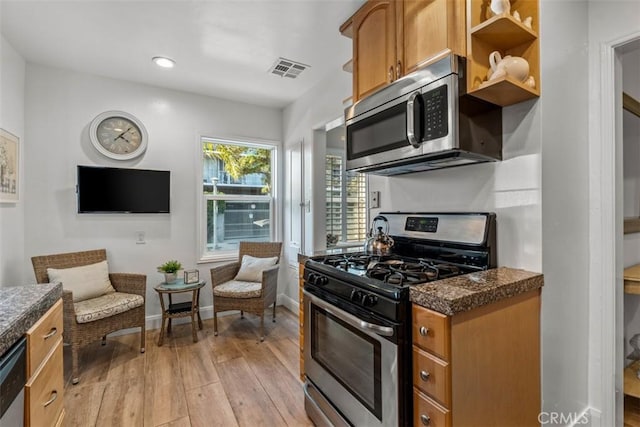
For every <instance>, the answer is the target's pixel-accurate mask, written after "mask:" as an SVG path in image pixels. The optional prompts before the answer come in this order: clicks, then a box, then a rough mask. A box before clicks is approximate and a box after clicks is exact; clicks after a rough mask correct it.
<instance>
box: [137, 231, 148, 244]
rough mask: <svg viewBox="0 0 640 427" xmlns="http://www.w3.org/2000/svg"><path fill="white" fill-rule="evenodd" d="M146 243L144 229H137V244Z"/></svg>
mask: <svg viewBox="0 0 640 427" xmlns="http://www.w3.org/2000/svg"><path fill="white" fill-rule="evenodd" d="M145 243H147V241H146V240H145V236H144V231H136V244H137V245H144V244H145Z"/></svg>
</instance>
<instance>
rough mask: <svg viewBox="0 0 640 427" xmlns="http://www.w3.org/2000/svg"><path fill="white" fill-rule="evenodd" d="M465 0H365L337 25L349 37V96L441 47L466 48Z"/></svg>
mask: <svg viewBox="0 0 640 427" xmlns="http://www.w3.org/2000/svg"><path fill="white" fill-rule="evenodd" d="M465 16H466V3H465V1H464V0H369V1H367V2H366V3H365V4H364V5H363V6H362V7H361V8H360V9H359V10H358V11H357V12H356V13H355V14H354V15H353V16H352V17H351V18H349V20H347V21H346V22H345V23H344V24H343V25H342V26H341V27H340V31H341V33H342V34H343V35H345V36H346V37H352V38H353V101H354V102H355V101H357V100H359V99H361V98H363V97H365V96H367V95H369V94H370V93H372V92H374V91H376V90H378V89H380V88H382V87H384V86H386V85H388V84H389V83H391V82H392V81H394V80H396V79H398V78H400V77H402V76H404V75H406V74H408V73H410V72H412V71H415V70H416V69H417V68H419V67H420V66H421V65H422V64H423V63H425V62H426V61H428V60H429V59H430V58H432V57H434V56H436V55H437V54H438V53H440V52H442V51H443V50H445V49H450V50H451V51H452V52H454V53H456V54H458V55H462V56H464V55H465V54H466V33H465V31H466V20H465Z"/></svg>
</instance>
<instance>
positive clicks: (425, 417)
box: [420, 414, 431, 426]
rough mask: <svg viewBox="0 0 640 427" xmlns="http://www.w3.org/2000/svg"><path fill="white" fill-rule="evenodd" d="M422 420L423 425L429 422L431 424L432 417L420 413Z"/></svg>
mask: <svg viewBox="0 0 640 427" xmlns="http://www.w3.org/2000/svg"><path fill="white" fill-rule="evenodd" d="M420 421H422V425H423V426H428V425H429V424H431V418H429V416H428V415H424V414H422V415H420Z"/></svg>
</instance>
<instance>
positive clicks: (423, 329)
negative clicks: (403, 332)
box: [420, 326, 429, 337]
mask: <svg viewBox="0 0 640 427" xmlns="http://www.w3.org/2000/svg"><path fill="white" fill-rule="evenodd" d="M428 334H429V328H427V327H425V326H420V335H422V336H423V337H426V336H427V335H428Z"/></svg>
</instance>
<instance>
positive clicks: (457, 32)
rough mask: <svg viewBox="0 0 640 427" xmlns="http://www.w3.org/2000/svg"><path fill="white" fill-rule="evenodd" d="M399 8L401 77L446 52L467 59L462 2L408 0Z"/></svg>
mask: <svg viewBox="0 0 640 427" xmlns="http://www.w3.org/2000/svg"><path fill="white" fill-rule="evenodd" d="M396 7H397V9H396V13H397V17H398V20H399V21H400V22H399V25H398V28H399V30H400V31H398V36H397V37H398V41H399V46H400V47H399V48H398V53H399V55H398V58H399V59H398V60H399V61H400V64H401V66H400V69H401V70H402V75H405V74H409V73H411V72H413V71H415V70H416V69H418V68H419V67H420V65H421V64H422V63H423V62H425V61H427V60H428V59H429V58H432V57H433V56H435V55H437V54H438V53H440V52H442V51H443V50H445V49H450V50H451V51H452V52H453V53H455V54H457V55H461V56H465V55H466V43H465V38H466V35H465V34H466V33H465V30H466V29H465V25H466V21H465V2H464V1H463V0H405V1H398V2H397V6H396Z"/></svg>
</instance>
